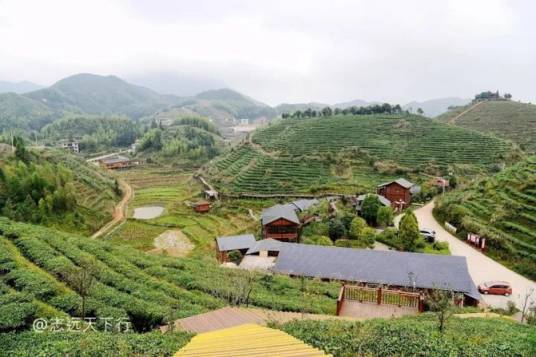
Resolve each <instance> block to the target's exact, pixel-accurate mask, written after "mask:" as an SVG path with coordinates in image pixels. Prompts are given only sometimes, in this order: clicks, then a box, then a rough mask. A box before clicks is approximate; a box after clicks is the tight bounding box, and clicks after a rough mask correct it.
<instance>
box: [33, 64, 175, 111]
mask: <svg viewBox="0 0 536 357" xmlns="http://www.w3.org/2000/svg"><path fill="white" fill-rule="evenodd" d="M26 96H27V97H28V98H31V99H34V100H38V101H41V102H43V103H46V104H47V105H48V106H49V107H51V108H55V109H58V110H68V111H75V112H76V111H78V112H84V113H89V114H125V115H128V116H130V117H133V118H138V117H141V116H144V115H149V114H152V113H154V112H156V111H157V110H159V109H161V108H164V107H166V106H168V105H170V104H174V103H176V102H178V101H179V99H178V97H173V96H162V95H160V94H158V93H156V92H153V91H152V90H150V89H147V88H144V87H139V86H135V85H132V84H130V83H127V82H125V81H123V80H122V79H120V78H118V77H115V76H98V75H94V74H77V75H74V76H70V77H67V78H64V79H62V80H60V81H59V82H57V83H55V84H54V85H52V86H51V87H48V88H45V89H41V90H38V91H35V92H31V93H28V94H26Z"/></svg>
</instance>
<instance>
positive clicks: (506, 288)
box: [478, 281, 512, 296]
mask: <svg viewBox="0 0 536 357" xmlns="http://www.w3.org/2000/svg"><path fill="white" fill-rule="evenodd" d="M478 291H480V293H482V294H491V295H504V296H509V295H512V285H510V283H508V282H506V281H488V282H487V283H484V284H480V285H479V286H478Z"/></svg>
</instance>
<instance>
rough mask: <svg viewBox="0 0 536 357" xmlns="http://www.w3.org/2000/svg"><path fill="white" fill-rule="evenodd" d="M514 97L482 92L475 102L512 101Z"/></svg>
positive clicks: (507, 94) (505, 94) (477, 95)
mask: <svg viewBox="0 0 536 357" xmlns="http://www.w3.org/2000/svg"><path fill="white" fill-rule="evenodd" d="M511 99H512V95H511V94H510V93H504V95H502V96H501V95H500V93H499V91H496V92H491V91H486V92H481V93H478V94H476V95H475V99H474V101H482V100H511Z"/></svg>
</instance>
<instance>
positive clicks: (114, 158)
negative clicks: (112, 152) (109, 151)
mask: <svg viewBox="0 0 536 357" xmlns="http://www.w3.org/2000/svg"><path fill="white" fill-rule="evenodd" d="M125 161H130V159H129V158H128V157H126V156H122V155H117V156H112V157H107V158H105V159H102V160H101V162H102V163H104V164H116V163H118V162H125Z"/></svg>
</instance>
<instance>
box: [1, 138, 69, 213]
mask: <svg viewBox="0 0 536 357" xmlns="http://www.w3.org/2000/svg"><path fill="white" fill-rule="evenodd" d="M14 142H15V147H16V149H15V157H14V158H13V160H9V161H7V162H5V163H4V164H3V165H2V167H1V168H0V212H1V213H2V215H3V216H6V217H8V218H11V219H14V220H18V221H29V222H34V223H46V222H47V221H48V220H49V219H53V218H54V217H60V216H63V215H64V214H65V213H67V212H70V211H72V210H74V208H75V207H76V195H75V189H74V186H73V184H72V181H73V178H72V173H71V172H70V171H69V170H68V169H67V168H65V167H63V166H62V165H57V166H56V165H51V164H50V163H48V162H37V160H36V159H34V158H33V157H32V156H31V155H30V153H29V152H28V151H27V150H26V148H25V145H24V141H23V140H22V139H21V138H16V139H15V140H14Z"/></svg>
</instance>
